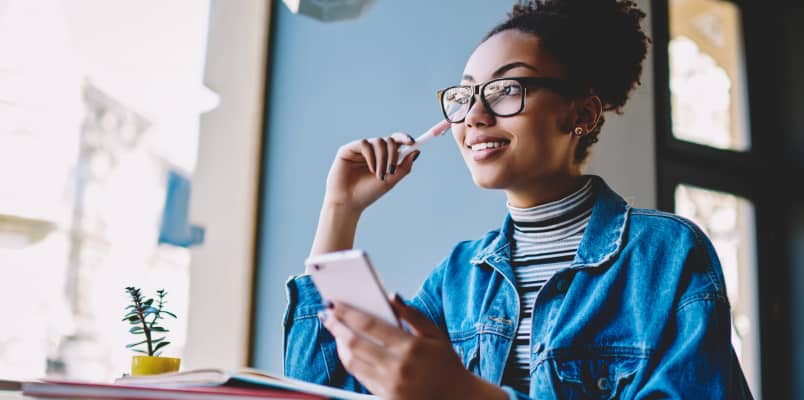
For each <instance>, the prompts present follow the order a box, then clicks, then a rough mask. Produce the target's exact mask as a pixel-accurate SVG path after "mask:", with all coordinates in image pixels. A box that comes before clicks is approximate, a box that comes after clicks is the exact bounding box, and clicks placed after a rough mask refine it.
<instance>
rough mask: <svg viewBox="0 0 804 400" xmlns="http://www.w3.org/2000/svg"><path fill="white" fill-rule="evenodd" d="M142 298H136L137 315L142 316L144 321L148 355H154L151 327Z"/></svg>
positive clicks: (143, 326) (141, 319)
mask: <svg viewBox="0 0 804 400" xmlns="http://www.w3.org/2000/svg"><path fill="white" fill-rule="evenodd" d="M141 300H142V299H139V298H138V299H135V306H136V307H137V316H139V317H140V321H141V322H142V330H143V331H144V333H145V344H147V345H148V355H149V356H152V355H154V350H153V345H151V328H150V327H149V326H148V323H147V322H145V310H144V309H143V308H142V301H141Z"/></svg>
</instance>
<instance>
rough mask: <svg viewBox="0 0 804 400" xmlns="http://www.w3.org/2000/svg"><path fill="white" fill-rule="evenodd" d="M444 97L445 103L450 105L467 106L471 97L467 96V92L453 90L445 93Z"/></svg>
mask: <svg viewBox="0 0 804 400" xmlns="http://www.w3.org/2000/svg"><path fill="white" fill-rule="evenodd" d="M444 97H445V99H446V101H447V102H450V103H457V104H467V103H469V100H470V99H471V97H472V96H469V95H468V92H467V91H465V90H460V89H453V90H449V91H447V93H445V94H444Z"/></svg>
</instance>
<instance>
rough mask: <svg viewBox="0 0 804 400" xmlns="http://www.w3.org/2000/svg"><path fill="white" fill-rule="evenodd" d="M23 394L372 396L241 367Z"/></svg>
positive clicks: (40, 387)
mask: <svg viewBox="0 0 804 400" xmlns="http://www.w3.org/2000/svg"><path fill="white" fill-rule="evenodd" d="M23 394H26V395H31V396H38V397H61V398H81V397H92V398H116V399H183V398H186V399H199V398H210V399H212V398H214V399H253V398H264V399H321V398H330V399H340V400H368V399H378V397H376V396H371V395H366V394H360V393H355V392H350V391H347V390H341V389H335V388H332V387H329V386H323V385H317V384H314V383H309V382H304V381H299V380H296V379H290V378H286V377H281V376H275V375H271V374H268V373H266V372H263V371H260V370H256V369H252V368H243V369H240V370H237V371H234V372H227V371H224V370H220V369H196V370H190V371H183V372H174V373H167V374H159V375H148V376H125V377H122V378H118V379H117V380H115V382H114V383H113V384H101V383H92V382H76V381H62V380H42V381H40V382H31V383H26V384H23Z"/></svg>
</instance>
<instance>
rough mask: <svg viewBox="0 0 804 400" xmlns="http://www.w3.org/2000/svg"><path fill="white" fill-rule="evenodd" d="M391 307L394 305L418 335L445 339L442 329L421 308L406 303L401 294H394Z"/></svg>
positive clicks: (399, 314)
mask: <svg viewBox="0 0 804 400" xmlns="http://www.w3.org/2000/svg"><path fill="white" fill-rule="evenodd" d="M391 307H393V309H394V311H395V312H396V314H397V315H398V316H399V318H400V319H402V320H404V321H405V322H407V323H408V325H409V326H410V328H411V329H412V330H413V334H415V335H416V336H423V337H428V338H433V339H444V334H443V333H442V332H441V330H440V329H438V327H437V326H435V324H433V322H432V321H430V319H428V318H427V317H425V316H424V314H422V313H421V312H420V311H419V310H417V309H415V308H413V307H411V306H409V305H407V304H405V301H404V300H402V297H401V296H400V295H399V294H394V295H393V297H392V298H391Z"/></svg>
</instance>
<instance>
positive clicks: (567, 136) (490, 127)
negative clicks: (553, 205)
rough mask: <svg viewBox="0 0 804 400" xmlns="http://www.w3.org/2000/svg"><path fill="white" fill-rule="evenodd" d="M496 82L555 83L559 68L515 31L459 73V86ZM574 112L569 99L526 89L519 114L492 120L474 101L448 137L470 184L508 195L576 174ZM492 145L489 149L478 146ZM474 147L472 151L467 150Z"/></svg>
mask: <svg viewBox="0 0 804 400" xmlns="http://www.w3.org/2000/svg"><path fill="white" fill-rule="evenodd" d="M500 77H551V78H561V77H562V70H561V68H560V66H559V65H558V64H557V63H556V62H555V60H553V58H552V57H551V56H550V55H549V54H547V53H546V52H545V51H544V50H543V48H542V45H541V40H540V39H539V38H538V37H537V36H535V35H532V34H527V33H523V32H520V31H517V30H506V31H503V32H500V33H498V34H496V35H494V36H492V37H490V38H489V39H488V40H486V41H485V42H483V43H482V44H481V45H480V46H478V47H477V49H475V51H474V53H472V56H471V57H469V61H468V62H467V63H466V68H465V69H464V76H463V79H462V80H461V84H462V85H476V84H478V83H484V82H486V81H488V80H491V79H495V78H500ZM574 118H575V113H574V112H573V107H572V103H571V101H570V100H568V99H566V98H564V97H562V96H561V95H560V94H559V93H557V92H554V91H552V90H550V89H546V88H535V87H529V88H528V89H527V95H526V97H525V105H524V108H523V110H522V112H520V113H519V114H516V115H513V116H510V117H498V116H494V115H493V114H491V113H490V112H489V110H487V109H486V107H485V106H484V105H483V103H482V102H481V101H480V99H479V96H475V99H474V105H473V106H472V108H471V109H470V110H469V112H468V114H467V115H466V120H465V121H464V122H462V123H456V124H453V125H452V133H453V136H454V138H455V141H456V142H457V144H458V147H459V149H460V151H461V154H462V155H463V159H464V161H465V162H466V165H467V166H468V167H469V171H470V172H471V174H472V179H473V180H474V182H475V184H476V185H478V186H480V187H483V188H489V189H505V190H506V191H507V192H509V198H510V194H511V193H512V192H518V191H525V192H527V191H532V190H534V189H537V190H538V188H539V187H541V186H544V185H545V184H547V185H549V184H550V183H551V182H556V181H566V179H567V178H568V177H571V176H575V175H577V174H579V173H580V172H579V166H578V165H577V163H575V162H574V157H573V153H574V151H575V146H576V145H577V139H576V137H575V136H573V135H572V134H571V133H570V131H571V130H572V129H573V127H574V125H573V124H574ZM487 142H494V143H496V144H494V145H493V146H494V147H491V148H484V147H486V146H485V145H480V146H473V145H476V144H478V143H487ZM473 147H474V148H473Z"/></svg>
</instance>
